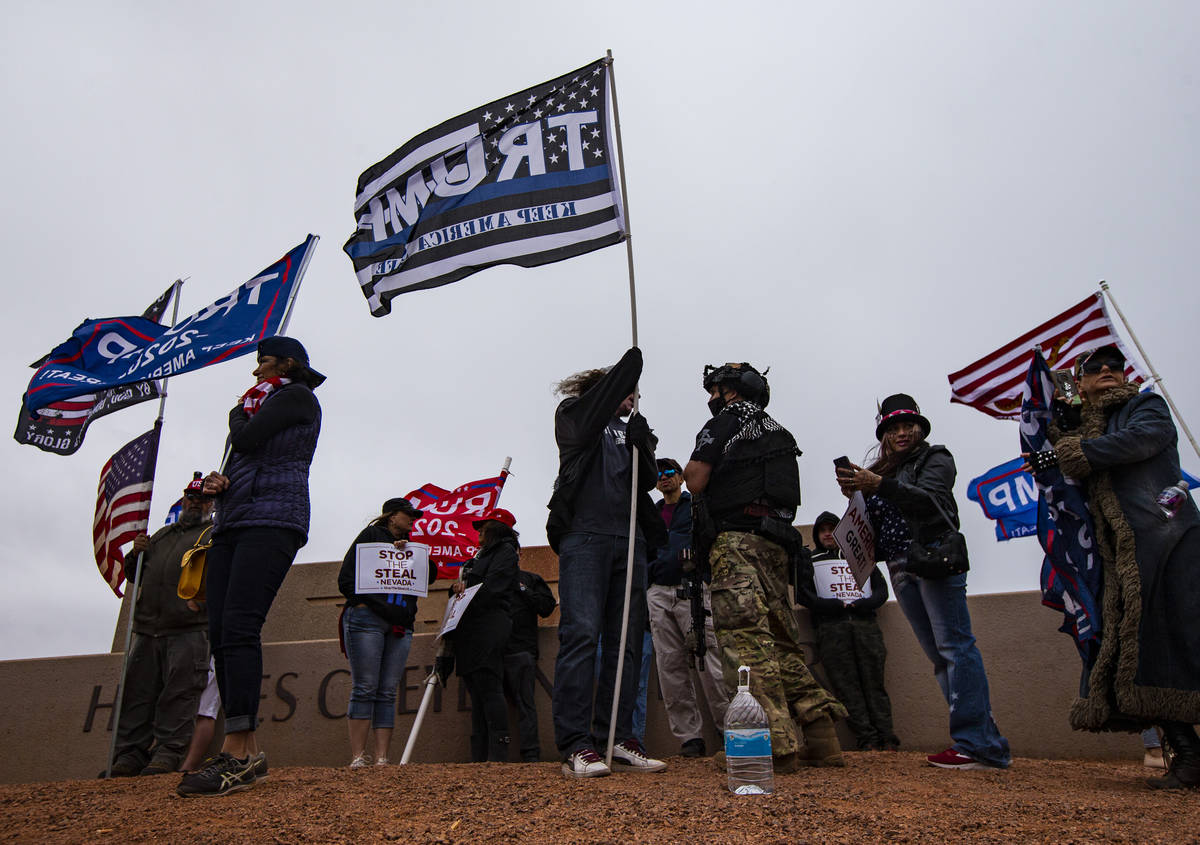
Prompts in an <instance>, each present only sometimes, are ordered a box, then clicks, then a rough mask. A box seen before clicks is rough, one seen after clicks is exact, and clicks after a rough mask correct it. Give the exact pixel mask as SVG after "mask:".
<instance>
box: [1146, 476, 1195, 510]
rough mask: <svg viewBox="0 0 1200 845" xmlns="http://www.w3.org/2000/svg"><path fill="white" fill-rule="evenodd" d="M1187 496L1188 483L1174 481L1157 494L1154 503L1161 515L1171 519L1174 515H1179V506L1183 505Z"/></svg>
mask: <svg viewBox="0 0 1200 845" xmlns="http://www.w3.org/2000/svg"><path fill="white" fill-rule="evenodd" d="M1187 494H1188V483H1187V482H1186V481H1176V482H1175V483H1174V484H1172V485H1171V486H1170V487H1168V488H1166V489H1165V490H1163V491H1162V492H1161V493H1159V494H1158V497H1157V498H1156V499H1155V500H1154V501H1155V503H1156V504H1157V505H1158V509H1159V510H1160V511H1162V515H1163V516H1165V517H1166V518H1167V519H1171V518H1172V517H1174V516H1175V514H1177V513H1179V506H1180V505H1182V504H1183V500H1184V499H1186V498H1187Z"/></svg>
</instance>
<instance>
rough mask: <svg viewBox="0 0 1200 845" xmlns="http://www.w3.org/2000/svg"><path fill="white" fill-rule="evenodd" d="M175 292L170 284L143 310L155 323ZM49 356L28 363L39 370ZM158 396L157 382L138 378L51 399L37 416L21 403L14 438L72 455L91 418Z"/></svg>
mask: <svg viewBox="0 0 1200 845" xmlns="http://www.w3.org/2000/svg"><path fill="white" fill-rule="evenodd" d="M174 292H175V285H171V286H170V287H169V288H167V289H166V290H165V291H163V294H162V296H160V297H159V298H158V299H156V300H154V302H152V303H151V304H150V307H149V308H147V309H146V310H145V311H144V312H142V316H143V317H145V318H146V319H147V320H154V321H155V322H156V323H157V322H161V320H162V315H163V314H164V313H165V312H166V310H167V305H168V304H169V303H170V301H171V295H172V294H173V293H174ZM48 357H49V356H48V355H43V356H42V357H41V358H40V359H38V360H37V361H34V362H33V363H32V364H30V365H29V366H30V367H32V368H33V369H35V370H36V369H37V368H38V367H40V366H42V364H44V363H46V359H47V358H48ZM158 395H159V393H158V385H157V384H155V383H154V382H153V381H139V382H137V383H136V384H126V385H122V386H121V387H112V388H109V389H107V390H101V391H100V392H98V393H87V394H84V395H83V396H76V397H74V398H73V399H64V400H63V401H61V402H52V403H50V405H48V406H47V407H45V408H38V410H37V416H36V417H35V416H34V415H33V414H31V413H29V409H28V408H26V407H25V404H24V403H21V411H20V414H19V415H18V417H17V429H16V431H14V432H13V439H14V440H16V441H17V442H18V443H24V444H28V445H31V446H36V447H38V448H39V449H41V450H42V451H43V452H53V453H54V454H56V455H73V454H75V452H76V451H78V449H79V447H80V446H82V445H83V436H84V435H85V434H86V433H87V429H88V426H89V425H91V422H92V420H95V419H99V418H100V417H103V416H104V415H106V414H111V413H112V412H113V411H119V410H121V409H122V408H128V407H130V406H131V405H137V404H138V403H140V402H148V401H149V400H151V399H157V398H158Z"/></svg>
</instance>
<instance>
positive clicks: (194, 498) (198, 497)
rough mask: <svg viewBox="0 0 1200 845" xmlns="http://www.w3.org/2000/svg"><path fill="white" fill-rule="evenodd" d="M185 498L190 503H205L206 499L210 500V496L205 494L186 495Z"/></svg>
mask: <svg viewBox="0 0 1200 845" xmlns="http://www.w3.org/2000/svg"><path fill="white" fill-rule="evenodd" d="M183 498H185V499H187V500H188V501H190V502H195V501H200V502H203V501H204V500H205V499H207V498H208V496H206V495H205V494H203V493H184V494H183Z"/></svg>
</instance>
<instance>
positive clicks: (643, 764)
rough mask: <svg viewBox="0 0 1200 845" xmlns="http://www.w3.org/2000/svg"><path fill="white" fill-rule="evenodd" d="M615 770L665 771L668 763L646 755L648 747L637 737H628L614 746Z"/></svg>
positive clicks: (613, 764) (613, 761)
mask: <svg viewBox="0 0 1200 845" xmlns="http://www.w3.org/2000/svg"><path fill="white" fill-rule="evenodd" d="M612 767H613V771H614V772H665V771H666V770H667V764H666V763H664V762H663V761H662V760H655V759H654V758H653V757H647V756H646V749H644V748H642V744H641V743H640V742H638V741H637V740H636V739H627V740H625V741H624V742H618V743H617V744H616V745H614V746H613V756H612Z"/></svg>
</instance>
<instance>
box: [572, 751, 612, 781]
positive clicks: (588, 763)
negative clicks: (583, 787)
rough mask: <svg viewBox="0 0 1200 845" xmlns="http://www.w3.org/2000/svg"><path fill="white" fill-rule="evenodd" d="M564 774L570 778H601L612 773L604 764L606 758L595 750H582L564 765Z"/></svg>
mask: <svg viewBox="0 0 1200 845" xmlns="http://www.w3.org/2000/svg"><path fill="white" fill-rule="evenodd" d="M562 771H563V774H564V775H566V776H567V777H569V778H601V777H604V776H605V775H611V774H612V771H611V770H610V769H609V768H608V766H606V765H605V764H604V758H603V757H601V756H600V755H599V754H597V753H596V749H594V748H581V749H579V750H578V751H576V752H575V753H574V754H572V755H571V756H570V757H568V758H567V760H566V762H565V763H563V764H562Z"/></svg>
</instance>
